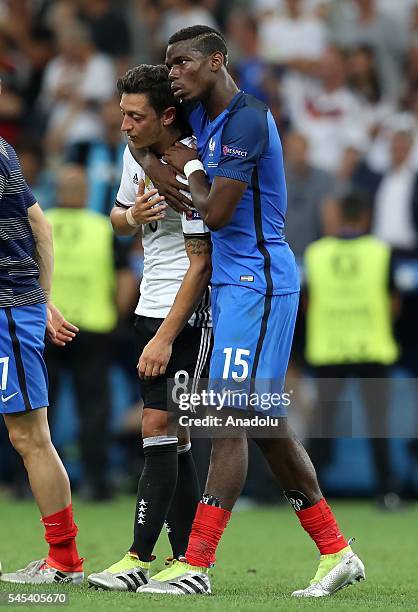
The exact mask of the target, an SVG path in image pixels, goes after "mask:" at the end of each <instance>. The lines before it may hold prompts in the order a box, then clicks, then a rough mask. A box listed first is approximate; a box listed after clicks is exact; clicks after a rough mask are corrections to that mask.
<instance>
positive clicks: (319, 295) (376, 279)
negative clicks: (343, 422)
mask: <svg viewBox="0 0 418 612" xmlns="http://www.w3.org/2000/svg"><path fill="white" fill-rule="evenodd" d="M389 262H390V249H389V247H388V246H387V245H386V244H384V243H383V242H381V241H380V240H377V239H376V238H374V237H373V236H361V237H359V238H353V239H347V240H344V239H341V238H331V237H328V238H322V239H321V240H318V241H316V242H314V243H312V244H311V245H310V246H309V247H308V248H307V249H306V252H305V269H306V276H307V287H308V293H309V304H308V312H307V321H306V324H307V330H306V331H307V334H306V359H307V361H308V363H310V364H312V365H316V366H320V365H335V364H347V363H370V362H376V363H382V364H391V363H393V362H394V361H395V360H396V358H397V356H398V349H397V346H396V343H395V340H394V338H393V333H392V322H391V306H390V294H389V290H388V280H389Z"/></svg>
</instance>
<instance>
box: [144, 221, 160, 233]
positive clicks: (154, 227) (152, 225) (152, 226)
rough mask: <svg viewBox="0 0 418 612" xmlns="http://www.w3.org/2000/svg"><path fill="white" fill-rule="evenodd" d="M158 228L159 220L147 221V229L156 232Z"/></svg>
mask: <svg viewBox="0 0 418 612" xmlns="http://www.w3.org/2000/svg"><path fill="white" fill-rule="evenodd" d="M157 229H158V221H152V222H151V223H147V224H146V226H145V230H149V231H151V232H152V233H153V234H155V232H156V231H157Z"/></svg>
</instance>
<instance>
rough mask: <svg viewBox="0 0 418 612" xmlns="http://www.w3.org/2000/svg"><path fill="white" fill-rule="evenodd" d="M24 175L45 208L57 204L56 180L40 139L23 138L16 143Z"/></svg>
mask: <svg viewBox="0 0 418 612" xmlns="http://www.w3.org/2000/svg"><path fill="white" fill-rule="evenodd" d="M16 152H17V154H18V155H19V160H20V165H21V166H22V172H23V176H24V177H25V180H26V182H27V183H28V184H29V185H30V187H31V189H32V192H33V193H34V195H35V197H36V199H37V201H38V203H39V205H40V206H42V208H43V209H44V210H46V209H47V208H50V207H51V206H53V205H54V204H55V182H54V178H53V175H52V173H51V172H50V171H49V170H48V169H47V168H46V166H45V156H44V151H43V148H42V144H41V143H40V142H39V140H36V139H31V138H30V137H25V138H21V139H20V140H19V142H17V143H16Z"/></svg>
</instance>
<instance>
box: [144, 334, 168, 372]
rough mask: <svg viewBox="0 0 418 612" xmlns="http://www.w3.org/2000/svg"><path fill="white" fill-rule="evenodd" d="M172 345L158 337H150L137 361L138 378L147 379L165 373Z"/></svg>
mask: <svg viewBox="0 0 418 612" xmlns="http://www.w3.org/2000/svg"><path fill="white" fill-rule="evenodd" d="M172 350H173V345H172V344H171V343H168V342H167V341H164V340H161V339H160V338H158V337H156V336H155V337H154V338H152V340H150V341H149V342H148V344H147V345H146V347H145V348H144V350H143V351H142V355H141V356H140V358H139V361H138V365H137V368H138V375H139V378H144V379H145V380H148V379H149V378H156V377H157V376H161V374H165V371H166V369H167V364H168V362H169V361H170V358H171V353H172Z"/></svg>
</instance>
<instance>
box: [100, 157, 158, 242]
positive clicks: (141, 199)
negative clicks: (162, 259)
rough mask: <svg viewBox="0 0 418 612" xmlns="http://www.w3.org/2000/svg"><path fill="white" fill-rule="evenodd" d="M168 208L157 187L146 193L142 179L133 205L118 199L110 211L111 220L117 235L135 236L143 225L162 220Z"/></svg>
mask: <svg viewBox="0 0 418 612" xmlns="http://www.w3.org/2000/svg"><path fill="white" fill-rule="evenodd" d="M161 165H162V164H160V166H161ZM166 208H167V205H166V204H164V197H163V196H160V195H158V191H157V189H151V190H150V191H147V193H145V183H144V181H143V180H142V179H141V180H140V181H139V184H138V192H137V194H136V197H135V203H134V204H133V206H127V205H125V204H122V203H121V202H118V201H117V202H116V204H115V206H114V207H113V208H112V210H111V211H110V221H111V223H112V226H113V229H114V232H115V234H116V235H117V236H133V235H134V234H136V232H137V231H138V229H139V228H140V227H141V225H145V224H147V223H152V222H153V221H161V219H163V218H164V216H165V212H164V211H165V209H166Z"/></svg>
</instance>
